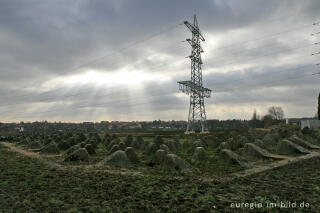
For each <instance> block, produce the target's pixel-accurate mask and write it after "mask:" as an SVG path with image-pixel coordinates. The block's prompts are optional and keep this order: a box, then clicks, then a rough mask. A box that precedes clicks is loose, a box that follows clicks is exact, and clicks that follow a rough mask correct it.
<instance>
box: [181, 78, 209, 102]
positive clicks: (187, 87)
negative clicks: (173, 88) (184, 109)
mask: <svg viewBox="0 0 320 213" xmlns="http://www.w3.org/2000/svg"><path fill="white" fill-rule="evenodd" d="M178 84H179V90H180V91H182V92H183V93H186V94H187V95H190V94H192V93H195V94H201V95H203V97H205V98H210V96H211V89H209V88H205V87H202V86H199V85H197V84H195V83H193V82H192V81H178Z"/></svg>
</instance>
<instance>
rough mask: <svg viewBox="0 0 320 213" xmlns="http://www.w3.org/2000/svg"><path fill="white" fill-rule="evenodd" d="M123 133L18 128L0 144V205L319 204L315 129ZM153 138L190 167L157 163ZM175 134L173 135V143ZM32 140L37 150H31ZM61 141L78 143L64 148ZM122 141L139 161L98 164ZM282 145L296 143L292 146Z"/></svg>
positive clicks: (235, 207)
mask: <svg viewBox="0 0 320 213" xmlns="http://www.w3.org/2000/svg"><path fill="white" fill-rule="evenodd" d="M149 134H150V133H149ZM292 135H298V136H299V137H298V136H295V137H292ZM141 136H143V137H142V139H143V141H145V142H141V143H142V144H145V145H143V146H138V145H137V143H136V142H135V141H140V140H141V138H140V139H139V140H138V138H139V137H141ZM81 137H83V139H82V140H80V138H81ZM74 138H76V140H74ZM130 138H131V136H130V137H129V136H126V135H124V134H119V135H106V136H104V135H103V134H100V135H98V136H97V134H92V133H90V134H85V135H83V136H82V135H81V134H80V135H79V134H70V133H68V134H62V133H53V134H51V133H50V134H45V135H40V134H31V135H30V134H24V135H16V136H14V137H13V138H11V142H2V143H0V169H1V173H0V180H1V181H0V212H226V211H233V212H248V211H249V210H250V211H253V212H257V211H260V212H265V211H269V212H277V211H278V212H280V211H284V210H287V211H292V210H295V211H296V212H304V211H306V212H310V211H311V212H318V211H319V210H320V205H319V203H320V178H319V177H320V176H319V175H320V171H319V163H320V157H319V156H320V152H319V151H318V150H319V147H318V146H317V145H318V138H319V137H318V131H314V132H310V131H307V132H301V131H300V130H299V129H297V128H295V127H290V128H289V127H279V128H277V129H275V130H270V129H269V130H255V131H252V130H250V131H238V132H234V131H231V132H230V131H226V132H223V131H221V132H214V133H212V134H211V135H204V136H200V137H199V136H196V137H195V136H184V135H179V136H177V134H171V135H168V134H167V135H162V137H161V139H159V138H160V137H159V136H157V137H155V135H143V134H142V133H139V134H138V135H134V136H133V137H132V138H131V139H130ZM177 138H178V139H179V140H177ZM297 138H298V139H297ZM289 139H290V140H292V141H296V142H297V143H300V144H301V145H302V146H307V147H309V149H306V148H302V147H300V146H297V147H296V145H295V144H294V143H292V142H287V141H288V140H289ZM84 140H85V141H87V142H86V143H84ZM158 140H160V141H161V143H160V144H161V145H159V146H160V148H159V147H157V149H160V150H162V149H167V148H168V147H169V146H170V149H168V152H169V153H174V154H170V155H169V154H167V155H165V156H178V157H179V159H181V161H182V162H184V163H185V164H186V165H188V166H187V167H186V168H187V170H186V171H185V170H184V169H185V167H183V166H182V167H180V166H181V165H180V164H177V165H176V166H175V167H170V165H167V164H166V163H165V161H164V162H157V161H155V155H156V153H157V152H154V151H150V150H152V149H151V148H152V147H155V144H156V143H158V142H157V141H158ZM173 140H175V141H176V142H170V141H173ZM35 141H37V143H38V145H39V144H40V145H41V144H42V145H41V146H42V148H40V149H35V148H30V147H31V146H34V144H35V143H34V142H35ZM55 141H56V143H55ZM66 141H71V142H72V143H74V144H75V145H72V146H71V147H70V148H67V147H64V148H61V147H63V146H61V144H63V143H65V142H66ZM81 141H82V142H81ZM199 141H200V142H201V143H200V142H199ZM88 143H89V144H92V145H95V148H94V151H95V152H94V153H92V154H90V155H88V159H86V160H84V161H81V160H80V161H79V160H77V159H73V160H66V159H69V158H68V155H67V154H66V153H68V150H70V149H73V148H72V147H77V149H81V148H80V147H81V146H82V147H87V146H85V145H86V144H88ZM113 143H114V145H112V144H113ZM120 143H125V144H131V145H132V146H134V147H135V148H134V150H135V152H136V155H137V157H138V159H139V162H137V163H132V160H131V158H130V162H131V163H130V162H129V164H128V165H125V164H124V165H122V164H121V165H120V166H119V165H118V164H117V165H114V164H113V163H114V161H108V162H106V164H105V165H103V166H98V165H99V163H100V162H103V161H104V159H105V158H106V157H107V158H108V157H110V156H113V155H114V154H115V153H126V152H124V151H122V150H121V149H120V150H118V151H114V152H112V151H111V150H112V148H111V145H112V146H118V145H119V146H121V145H120ZM174 143H175V144H176V147H175V146H173V145H172V144H174ZM48 144H49V145H50V144H51V145H57V147H59V149H57V150H58V151H57V150H55V149H54V150H53V151H57V152H56V153H43V151H48V150H49V151H50V149H47V148H46V147H48ZM164 144H167V145H168V147H167V148H166V147H165V146H164ZM194 144H196V145H197V146H198V147H196V146H194ZM252 144H256V145H252ZM288 144H289V145H290V144H294V147H295V148H297V149H298V152H297V150H291V149H292V147H291V146H288ZM70 145H71V144H70ZM122 146H123V144H122ZM128 146H129V145H128ZM143 147H144V148H143ZM148 147H149V148H148ZM150 147H151V148H150ZM199 147H200V148H201V149H202V148H203V150H204V151H205V158H199V159H198V160H196V161H195V157H194V153H195V152H196V151H195V150H196V149H199ZM250 147H251V148H250ZM261 147H263V148H261ZM283 147H285V150H284V151H287V150H286V149H288V150H291V151H290V152H286V154H283V153H282V154H281V153H280V154H279V152H283V149H284V148H283ZM55 148H56V147H55ZM222 148H223V149H222ZM84 150H85V149H84ZM88 150H89V149H88ZM126 150H127V149H126ZM223 150H229V151H228V153H233V154H232V155H231V156H238V157H237V158H235V159H236V161H230V159H229V158H230V156H229V157H227V158H226V157H225V156H224V155H222V153H224V152H226V151H223ZM51 151H52V150H51ZM124 155H126V154H124ZM167 158H168V157H165V159H167ZM231 160H234V159H233V158H232V159H231ZM119 161H121V159H120V160H119ZM183 165H184V164H183ZM288 202H291V203H290V204H289V203H288ZM300 204H301V206H300ZM295 205H297V206H295Z"/></svg>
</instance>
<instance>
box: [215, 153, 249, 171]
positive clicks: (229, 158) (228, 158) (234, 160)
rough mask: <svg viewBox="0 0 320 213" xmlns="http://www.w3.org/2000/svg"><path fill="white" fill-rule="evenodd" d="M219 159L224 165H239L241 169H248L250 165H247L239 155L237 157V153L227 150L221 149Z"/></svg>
mask: <svg viewBox="0 0 320 213" xmlns="http://www.w3.org/2000/svg"><path fill="white" fill-rule="evenodd" d="M220 157H221V159H223V160H224V161H225V162H226V163H229V164H235V165H240V166H241V167H244V168H249V167H250V165H249V164H248V163H247V160H245V159H244V158H242V157H241V156H240V155H238V154H237V153H235V152H233V151H231V150H229V149H222V150H221V151H220Z"/></svg>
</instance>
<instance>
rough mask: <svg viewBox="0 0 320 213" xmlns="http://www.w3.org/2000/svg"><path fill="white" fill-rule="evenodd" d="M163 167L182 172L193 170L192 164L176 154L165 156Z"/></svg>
mask: <svg viewBox="0 0 320 213" xmlns="http://www.w3.org/2000/svg"><path fill="white" fill-rule="evenodd" d="M163 167H164V168H167V169H170V170H173V171H180V172H191V171H192V167H191V165H190V164H189V163H188V162H186V161H184V160H183V159H181V158H180V157H178V156H177V155H175V154H167V155H166V156H165V159H164V162H163Z"/></svg>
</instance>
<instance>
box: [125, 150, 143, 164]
mask: <svg viewBox="0 0 320 213" xmlns="http://www.w3.org/2000/svg"><path fill="white" fill-rule="evenodd" d="M125 153H126V155H127V157H128V158H129V160H130V161H131V162H132V163H135V164H138V163H140V160H139V158H138V156H137V153H136V152H135V151H134V149H133V147H127V148H126V150H125Z"/></svg>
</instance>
